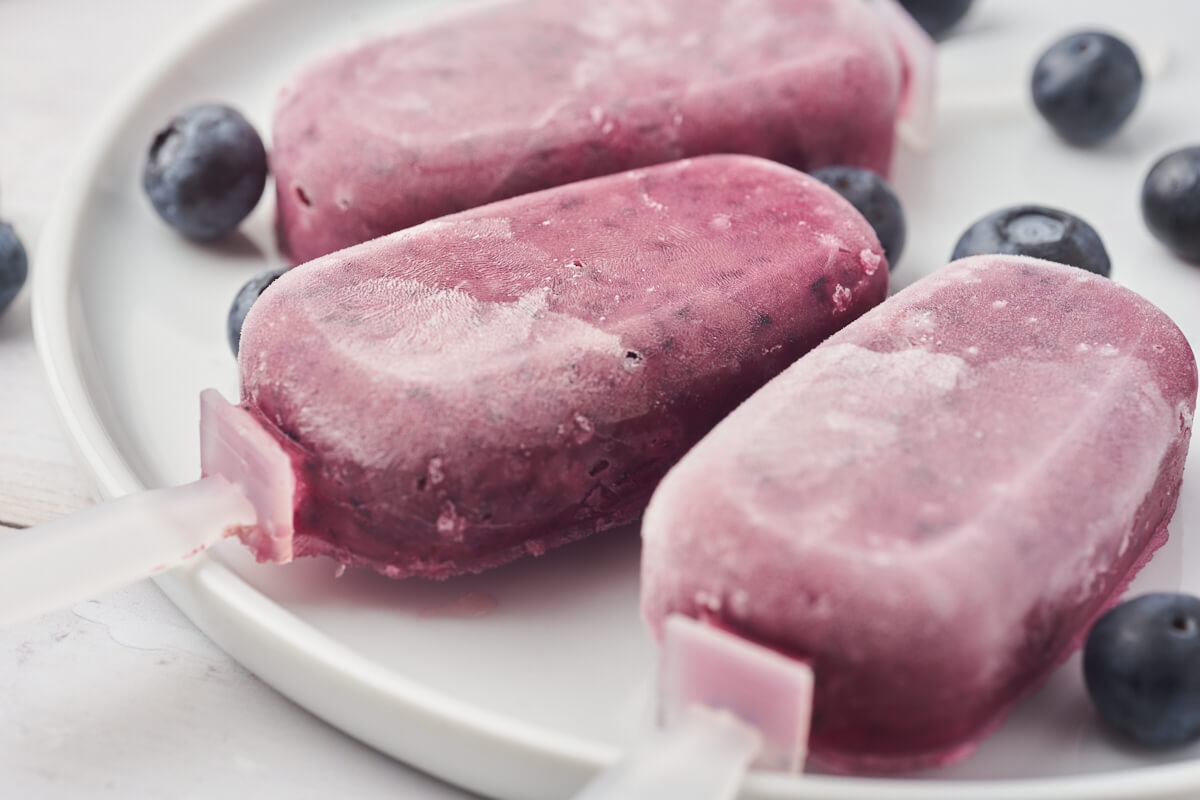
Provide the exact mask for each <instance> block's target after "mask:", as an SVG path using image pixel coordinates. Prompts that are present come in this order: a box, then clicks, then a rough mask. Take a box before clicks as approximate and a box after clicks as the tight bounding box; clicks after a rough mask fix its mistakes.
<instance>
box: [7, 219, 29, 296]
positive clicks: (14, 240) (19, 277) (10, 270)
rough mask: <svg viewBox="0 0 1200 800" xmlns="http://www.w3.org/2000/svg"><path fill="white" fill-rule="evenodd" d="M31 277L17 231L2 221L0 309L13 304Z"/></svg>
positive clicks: (27, 260)
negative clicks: (27, 279)
mask: <svg viewBox="0 0 1200 800" xmlns="http://www.w3.org/2000/svg"><path fill="white" fill-rule="evenodd" d="M27 277H29V259H28V258H27V257H26V255H25V247H24V245H22V244H21V240H20V238H18V237H17V232H16V231H15V230H13V226H12V225H9V224H8V223H7V222H0V311H4V309H6V308H8V307H9V306H10V305H12V301H13V300H15V299H16V297H17V294H18V293H19V292H20V291H21V287H22V286H24V285H25V279H26V278H27Z"/></svg>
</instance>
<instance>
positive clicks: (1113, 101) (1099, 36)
mask: <svg viewBox="0 0 1200 800" xmlns="http://www.w3.org/2000/svg"><path fill="white" fill-rule="evenodd" d="M1141 94H1142V68H1141V67H1140V66H1139V65H1138V60H1137V56H1135V55H1134V54H1133V50H1131V49H1130V48H1129V45H1127V44H1125V42H1123V41H1121V40H1120V39H1118V38H1116V37H1115V36H1110V35H1108V34H1107V33H1097V32H1094V31H1089V32H1086V33H1076V34H1074V35H1071V36H1068V37H1066V38H1065V39H1061V40H1059V41H1058V42H1056V43H1055V44H1054V45H1052V46H1051V47H1050V49H1049V50H1047V51H1046V52H1045V53H1043V54H1042V57H1041V58H1039V59H1038V62H1037V66H1036V67H1034V70H1033V102H1034V105H1036V106H1037V109H1038V111H1040V112H1041V114H1042V116H1043V117H1045V118H1046V121H1047V122H1049V123H1050V125H1051V127H1053V128H1054V130H1055V131H1056V132H1057V133H1058V135H1059V136H1061V137H1062V138H1063V139H1065V140H1066V141H1068V142H1070V143H1071V144H1076V145H1084V146H1086V145H1093V144H1096V143H1098V142H1101V141H1103V140H1105V139H1107V138H1108V137H1109V136H1112V135H1113V134H1114V133H1116V132H1117V129H1118V128H1120V127H1121V125H1122V124H1123V123H1124V122H1125V120H1127V119H1128V118H1129V115H1130V114H1132V113H1133V109H1134V108H1135V107H1136V106H1137V103H1138V98H1139V97H1140V96H1141Z"/></svg>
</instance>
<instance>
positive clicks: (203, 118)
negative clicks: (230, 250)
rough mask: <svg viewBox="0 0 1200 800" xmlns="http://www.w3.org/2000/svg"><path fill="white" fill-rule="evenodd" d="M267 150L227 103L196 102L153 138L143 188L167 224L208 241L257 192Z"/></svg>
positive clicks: (243, 211) (235, 219)
mask: <svg viewBox="0 0 1200 800" xmlns="http://www.w3.org/2000/svg"><path fill="white" fill-rule="evenodd" d="M266 182H267V151H266V149H265V148H264V147H263V143H262V139H260V138H259V136H258V133H257V132H256V131H255V130H254V127H253V126H252V125H251V124H250V123H249V122H247V121H246V118H245V117H243V116H242V115H241V114H239V113H238V112H237V111H235V110H234V109H232V108H229V107H228V106H221V105H200V106H195V107H194V108H190V109H188V110H187V111H184V112H183V113H182V114H180V115H179V116H177V117H175V118H174V119H173V120H171V121H170V123H168V124H167V126H166V127H165V128H163V129H162V130H161V131H159V132H158V134H157V135H156V136H155V137H154V142H153V143H152V144H151V146H150V152H149V153H148V154H147V156H146V165H145V169H144V170H143V172H142V186H143V187H144V188H145V190H146V194H147V195H149V197H150V202H151V204H152V205H153V206H154V209H155V210H156V211H157V212H158V214H159V216H161V217H162V218H163V219H164V220H166V222H167V224H168V225H170V226H171V227H173V228H175V229H176V230H177V231H179V232H180V233H182V234H183V235H184V236H187V237H189V238H191V239H197V240H200V241H208V240H213V239H218V238H220V237H222V236H224V235H225V234H227V233H229V232H230V231H232V230H233V229H234V228H236V227H237V226H238V225H239V224H241V222H242V220H243V219H245V218H246V215H248V214H249V213H250V212H251V211H253V210H254V206H255V205H257V204H258V200H259V198H260V197H261V196H262V193H263V188H264V187H265V186H266Z"/></svg>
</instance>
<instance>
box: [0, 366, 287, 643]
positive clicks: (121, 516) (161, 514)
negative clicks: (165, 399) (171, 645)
mask: <svg viewBox="0 0 1200 800" xmlns="http://www.w3.org/2000/svg"><path fill="white" fill-rule="evenodd" d="M200 462H201V471H202V474H204V475H206V476H208V477H205V478H202V479H200V480H198V481H196V482H194V483H189V484H186V485H184V486H177V487H174V488H171V489H155V490H152V491H146V492H139V493H137V494H132V495H128V496H126V497H123V498H120V499H118V500H113V501H110V502H107V503H102V504H100V505H96V506H92V507H91V508H88V509H85V510H84V511H80V512H79V513H76V514H72V515H70V516H66V517H62V518H60V519H57V520H54V521H52V522H47V523H43V524H41V525H37V526H35V527H32V528H26V529H25V530H8V531H0V627H3V626H6V625H11V624H13V623H15V622H20V621H22V620H25V619H30V618H32V617H36V616H38V615H40V614H44V613H46V612H48V611H53V610H55V609H57V608H62V607H64V606H67V605H70V604H71V603H74V602H77V601H80V600H86V599H87V598H89V597H94V596H95V595H97V594H100V593H102V592H105V591H107V590H109V589H115V588H117V587H119V586H125V585H126V584H129V583H133V582H134V581H137V580H141V579H142V578H146V577H149V576H151V575H154V574H156V573H159V572H162V571H163V570H167V569H171V568H173V567H177V566H179V565H180V564H182V563H184V562H185V561H187V560H188V559H189V558H191V557H192V556H194V555H196V554H197V553H199V552H201V551H202V550H204V549H205V548H208V547H210V546H212V545H213V544H215V543H217V542H219V541H220V540H221V539H223V538H225V537H226V536H234V535H236V536H238V537H240V538H241V540H242V541H243V542H244V543H245V544H246V545H247V546H248V547H250V549H251V550H253V551H254V554H255V557H257V558H258V559H259V560H260V561H274V562H277V563H285V562H288V561H291V560H292V533H293V528H292V502H293V497H294V494H295V485H296V484H295V475H294V473H293V470H292V462H291V457H290V456H289V455H288V453H287V452H285V451H284V449H283V448H282V446H281V445H280V444H279V443H278V442H277V441H276V440H275V439H274V438H273V437H272V436H271V435H270V434H269V433H268V432H267V431H266V430H265V429H264V427H263V425H262V424H260V422H259V421H258V420H256V419H255V418H254V417H253V416H252V415H251V414H249V413H248V412H247V411H245V410H244V409H242V408H239V407H237V406H234V405H231V404H230V403H228V402H226V401H225V399H224V398H222V397H221V395H220V394H219V393H217V392H216V391H214V390H212V389H209V390H207V391H205V392H204V393H202V394H201V396H200Z"/></svg>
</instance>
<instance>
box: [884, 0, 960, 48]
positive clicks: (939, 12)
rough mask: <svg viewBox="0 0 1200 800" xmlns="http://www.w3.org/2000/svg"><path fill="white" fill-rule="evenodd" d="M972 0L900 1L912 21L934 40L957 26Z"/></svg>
mask: <svg viewBox="0 0 1200 800" xmlns="http://www.w3.org/2000/svg"><path fill="white" fill-rule="evenodd" d="M972 2H973V0H900V5H902V6H904V7H905V8H907V9H908V13H909V14H912V16H913V19H915V20H916V21H917V23H918V24H919V25H920V26H921V27H922V28H924V29H925V32H926V33H928V34H929V35H930V36H932V37H933V38H934V39H940V38H941V37H942V35H943V34H945V33H946V32H947V31H949V30H950V29H951V28H953V27H954V26H955V25H957V24H958V21H959V20H960V19H962V18H963V17H964V16H966V14H967V10H968V9H969V8H970V7H971V3H972Z"/></svg>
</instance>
